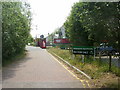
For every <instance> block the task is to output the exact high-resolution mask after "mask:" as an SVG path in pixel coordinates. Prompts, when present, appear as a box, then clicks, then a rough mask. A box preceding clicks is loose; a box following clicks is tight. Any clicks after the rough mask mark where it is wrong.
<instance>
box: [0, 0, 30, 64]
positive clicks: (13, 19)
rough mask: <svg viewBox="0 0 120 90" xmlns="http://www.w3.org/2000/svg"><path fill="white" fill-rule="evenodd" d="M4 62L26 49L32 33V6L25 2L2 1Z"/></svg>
mask: <svg viewBox="0 0 120 90" xmlns="http://www.w3.org/2000/svg"><path fill="white" fill-rule="evenodd" d="M1 5H2V63H3V64H5V63H6V62H7V61H8V62H9V60H10V59H12V58H13V57H15V56H17V55H19V54H21V53H22V52H24V50H25V46H26V44H27V43H28V37H29V35H30V21H31V14H30V10H29V8H30V6H29V4H27V3H24V2H1Z"/></svg>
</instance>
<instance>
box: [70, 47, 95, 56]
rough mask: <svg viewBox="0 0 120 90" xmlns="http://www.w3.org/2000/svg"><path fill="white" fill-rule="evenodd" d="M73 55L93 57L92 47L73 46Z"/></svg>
mask: <svg viewBox="0 0 120 90" xmlns="http://www.w3.org/2000/svg"><path fill="white" fill-rule="evenodd" d="M72 52H73V54H82V55H95V50H94V47H92V46H73V47H72Z"/></svg>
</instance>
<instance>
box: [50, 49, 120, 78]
mask: <svg viewBox="0 0 120 90" xmlns="http://www.w3.org/2000/svg"><path fill="white" fill-rule="evenodd" d="M49 52H53V53H55V54H57V55H58V56H60V57H61V58H63V59H65V60H66V61H68V62H69V63H70V64H72V65H74V66H76V67H77V68H79V69H80V70H82V71H84V72H85V73H87V74H88V75H90V76H91V77H92V78H99V77H100V76H102V74H103V73H105V72H109V64H108V63H106V62H103V61H102V60H99V59H95V60H94V58H93V56H85V57H84V62H83V60H82V58H81V55H76V56H75V57H74V58H73V55H72V54H71V52H70V51H69V50H61V49H59V48H55V47H54V48H49ZM111 72H112V73H114V74H116V75H117V76H120V69H119V68H118V67H116V66H114V65H112V67H111Z"/></svg>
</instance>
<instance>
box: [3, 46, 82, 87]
mask: <svg viewBox="0 0 120 90" xmlns="http://www.w3.org/2000/svg"><path fill="white" fill-rule="evenodd" d="M26 49H27V50H28V54H27V56H26V57H25V58H24V59H22V60H19V61H17V62H14V63H12V64H11V65H9V66H7V67H4V68H3V75H2V78H3V82H2V87H3V88H83V84H82V82H80V80H78V79H76V78H75V77H73V75H72V74H70V73H69V72H68V71H67V70H66V69H65V68H64V67H63V66H62V65H60V64H59V63H58V62H57V61H56V60H55V58H53V57H52V56H51V55H50V54H49V53H48V52H47V51H46V50H45V49H41V48H39V47H32V46H27V47H26Z"/></svg>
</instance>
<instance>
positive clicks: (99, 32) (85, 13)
mask: <svg viewBox="0 0 120 90" xmlns="http://www.w3.org/2000/svg"><path fill="white" fill-rule="evenodd" d="M119 8H120V4H119V3H118V2H84V3H83V2H78V3H75V4H74V6H73V7H72V10H71V13H70V15H69V16H68V18H67V20H66V22H65V23H64V25H65V29H66V31H67V36H69V38H70V40H71V41H72V42H73V44H75V45H81V46H82V45H94V46H98V45H99V44H100V43H102V42H107V43H108V44H109V45H111V46H113V47H114V48H117V49H118V50H119V51H120V40H119V38H120V30H119V29H120V27H119V14H120V10H119Z"/></svg>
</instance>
